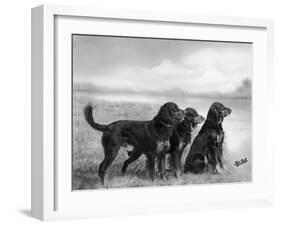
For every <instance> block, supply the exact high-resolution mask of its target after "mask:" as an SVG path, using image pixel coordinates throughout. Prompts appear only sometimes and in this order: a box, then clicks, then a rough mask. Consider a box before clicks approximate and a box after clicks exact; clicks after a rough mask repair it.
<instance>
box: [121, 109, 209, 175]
mask: <svg viewBox="0 0 281 226" xmlns="http://www.w3.org/2000/svg"><path fill="white" fill-rule="evenodd" d="M184 115H185V116H184V119H183V121H180V122H177V123H176V124H175V126H174V129H173V133H172V136H171V138H170V149H169V151H168V152H167V154H171V165H172V167H173V170H174V174H175V176H176V177H179V175H180V160H181V156H182V152H183V150H184V149H185V147H186V146H187V145H188V144H189V143H190V140H191V132H192V130H193V129H194V128H195V127H196V126H197V124H199V123H202V122H203V121H204V117H203V116H201V115H199V114H198V112H197V111H196V110H195V109H193V108H186V109H185V111H184ZM128 143H130V142H128ZM143 153H144V150H141V149H134V150H133V151H130V152H128V155H129V158H128V159H127V160H126V161H125V162H124V165H123V168H122V172H123V173H125V171H126V169H127V167H128V165H129V164H130V163H132V162H133V161H135V160H137V159H138V158H139V157H140V156H141V155H142V154H143Z"/></svg>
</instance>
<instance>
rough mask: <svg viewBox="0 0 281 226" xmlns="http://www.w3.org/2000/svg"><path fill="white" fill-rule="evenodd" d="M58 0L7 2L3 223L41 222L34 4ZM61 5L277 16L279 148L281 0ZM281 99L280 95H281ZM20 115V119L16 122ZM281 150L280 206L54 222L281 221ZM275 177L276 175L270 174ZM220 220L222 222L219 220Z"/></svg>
mask: <svg viewBox="0 0 281 226" xmlns="http://www.w3.org/2000/svg"><path fill="white" fill-rule="evenodd" d="M43 3H54V1H50V0H45V1H41V0H39V1H35V0H26V1H20V0H10V1H3V2H2V4H1V14H0V17H1V20H0V23H1V28H2V32H1V36H0V40H1V42H0V43H1V51H0V56H1V62H2V63H1V72H2V73H1V79H2V80H1V83H0V86H1V89H0V92H1V95H0V97H1V107H2V108H1V117H0V118H1V138H2V139H1V141H2V145H1V153H3V155H2V157H1V160H2V161H1V164H0V167H1V172H2V174H1V175H2V180H1V182H2V183H1V188H0V191H1V193H0V194H1V205H0V210H1V224H2V225H15V224H21V225H36V224H41V222H38V221H37V220H34V219H32V218H30V217H27V216H26V215H28V209H29V208H30V8H31V7H34V6H37V5H39V4H43ZM55 3H57V4H71V5H75V4H79V5H86V6H92V7H110V8H113V9H114V8H115V9H133V10H152V11H160V12H165V11H170V12H181V13H195V14H213V15H232V16H249V17H267V18H274V19H275V35H274V37H275V62H276V63H275V72H276V77H275V82H274V84H275V87H276V89H275V90H273V91H272V92H274V93H275V97H276V98H275V100H274V105H273V106H272V108H273V109H272V112H273V113H272V118H273V121H272V122H271V123H270V124H269V128H270V129H272V130H274V131H276V136H275V137H274V138H275V139H274V138H271V141H272V142H271V144H270V145H271V146H272V148H274V147H275V146H277V145H278V143H279V140H280V132H279V131H278V129H277V128H278V125H279V127H280V120H281V119H280V117H278V116H279V115H281V109H280V102H281V101H280V96H281V87H280V84H281V76H280V74H281V70H280V66H279V65H280V63H279V62H280V61H281V51H280V50H281V43H280V41H278V40H281V14H280V6H279V5H280V3H279V1H277V0H276V1H275V0H267V1H265V0H261V1H250V0H235V1H234V0H230V1H224V0H213V1H204V0H197V1H186V0H183V1H180V0H173V1H171V0H168V1H163V0H162V1H157V0H154V1H151V0H135V1H129V0H119V1H114V0H103V1H98V0H83V1H80V2H78V1H75V0H57V1H55ZM278 98H279V100H278ZM13 120H14V121H13ZM280 159H281V155H280V152H276V153H275V177H274V178H275V185H276V188H275V190H276V198H277V202H276V206H275V207H274V208H265V209H264V208H262V209H240V210H233V211H230V210H227V211H208V212H189V213H187V214H162V215H156V216H142V217H139V216H138V217H126V218H114V219H112V218H109V219H96V220H84V221H71V222H70V221H66V222H54V223H52V224H59V225H81V223H82V224H83V225H94V224H96V225H99V224H102V225H112V224H114V225H132V222H133V223H134V225H146V224H148V223H150V224H162V225H176V224H178V225H182V224H190V225H192V224H196V225H206V224H210V225H213V224H214V225H225V223H227V224H228V225H237V224H238V225H244V224H245V225H246V224H257V225H264V224H267V225H278V223H279V224H280V210H281V209H280V191H281V184H280V178H281V176H280V172H281V168H280V167H281V164H280ZM269 176H272V175H269ZM218 219H220V220H219V221H217V220H218Z"/></svg>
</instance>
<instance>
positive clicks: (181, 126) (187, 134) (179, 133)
mask: <svg viewBox="0 0 281 226" xmlns="http://www.w3.org/2000/svg"><path fill="white" fill-rule="evenodd" d="M203 121H204V117H203V116H201V115H199V114H198V112H197V111H196V110H195V109H193V108H186V109H185V117H184V120H183V121H182V122H179V123H177V125H176V126H175V128H174V131H173V134H172V136H171V139H170V144H171V146H170V150H169V153H170V154H171V164H172V167H173V170H174V174H175V177H177V178H178V177H179V176H180V173H181V157H182V153H183V151H184V149H185V147H186V146H187V145H188V144H189V143H190V141H191V133H192V131H193V129H194V128H196V127H197V125H198V124H200V123H202V122H203Z"/></svg>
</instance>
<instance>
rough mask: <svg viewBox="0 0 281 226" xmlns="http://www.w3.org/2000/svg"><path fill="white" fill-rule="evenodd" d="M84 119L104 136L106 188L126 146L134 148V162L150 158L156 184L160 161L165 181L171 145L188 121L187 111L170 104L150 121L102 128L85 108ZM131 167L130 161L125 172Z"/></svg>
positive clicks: (122, 122)
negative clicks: (178, 126) (176, 130)
mask: <svg viewBox="0 0 281 226" xmlns="http://www.w3.org/2000/svg"><path fill="white" fill-rule="evenodd" d="M84 116H85V119H86V121H87V122H88V123H89V125H90V126H91V127H92V128H94V129H96V130H99V131H102V132H103V134H102V145H103V149H104V160H103V161H102V162H101V164H100V166H99V177H100V178H101V181H102V183H103V184H104V177H105V173H106V171H107V169H108V167H109V166H110V165H111V163H112V162H113V160H114V159H115V158H116V156H117V154H118V152H119V149H120V147H121V146H122V145H124V143H128V144H130V145H132V146H133V148H134V153H136V154H134V155H133V156H132V158H136V157H137V158H138V157H139V156H140V155H141V154H142V153H144V154H145V155H146V157H147V162H148V164H147V165H148V168H149V174H150V177H151V179H152V180H153V179H154V175H155V160H156V157H157V158H158V159H159V160H160V164H159V171H160V172H161V177H164V174H165V153H166V151H167V150H169V148H170V143H169V141H170V137H171V136H172V132H173V128H174V125H175V124H176V123H177V122H178V121H181V120H183V118H184V111H183V110H181V109H179V107H178V106H177V105H176V104H175V103H173V102H168V103H166V104H164V105H163V106H161V108H160V110H159V112H158V114H157V115H156V116H155V117H154V118H153V119H152V120H150V121H133V120H120V121H115V122H112V123H110V124H108V125H102V124H98V123H96V122H95V121H94V118H93V107H92V106H91V105H87V106H86V107H85V108H84ZM128 163H129V162H128V160H127V161H126V162H125V163H124V166H123V168H124V167H125V166H126V164H128Z"/></svg>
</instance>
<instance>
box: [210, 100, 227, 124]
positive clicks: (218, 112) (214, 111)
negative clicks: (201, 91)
mask: <svg viewBox="0 0 281 226" xmlns="http://www.w3.org/2000/svg"><path fill="white" fill-rule="evenodd" d="M230 114H231V109H230V108H228V107H225V106H224V105H223V104H222V103H219V102H214V103H213V104H212V105H211V107H210V109H209V112H208V115H207V119H208V120H211V121H213V122H215V123H218V124H220V123H222V122H223V119H224V117H226V116H228V115H230Z"/></svg>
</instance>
